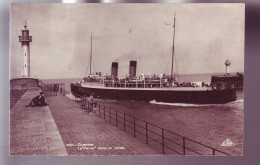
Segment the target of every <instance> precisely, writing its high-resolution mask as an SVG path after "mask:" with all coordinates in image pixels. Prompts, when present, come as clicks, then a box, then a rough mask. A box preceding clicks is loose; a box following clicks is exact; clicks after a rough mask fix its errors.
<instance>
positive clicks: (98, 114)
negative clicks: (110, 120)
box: [98, 103, 100, 116]
mask: <svg viewBox="0 0 260 165" xmlns="http://www.w3.org/2000/svg"><path fill="white" fill-rule="evenodd" d="M98 112H99V114H98V115H99V116H100V103H99V104H98Z"/></svg>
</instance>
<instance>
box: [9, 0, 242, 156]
mask: <svg viewBox="0 0 260 165" xmlns="http://www.w3.org/2000/svg"><path fill="white" fill-rule="evenodd" d="M9 33H10V49H9V61H10V63H9V65H10V68H9V69H10V70H9V72H10V75H9V77H10V139H9V140H10V150H9V154H10V155H51V156H69V155H77V156H79V155H89V156H97V155H106V156H109V155H173V156H243V146H244V52H245V46H244V44H245V5H244V4H242V3H232V4H231V3H219V4H214V3H198V4H191V3H182V4H166V3H156V4H155V3H150V4H148V3H147V4H137V3H133V4H130V3H124V4H119V3H115V4H57V3H52V4H51V3H12V4H11V5H10V30H9Z"/></svg>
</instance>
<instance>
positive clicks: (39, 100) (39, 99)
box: [26, 92, 48, 107]
mask: <svg viewBox="0 0 260 165" xmlns="http://www.w3.org/2000/svg"><path fill="white" fill-rule="evenodd" d="M46 105H48V104H47V103H46V101H45V96H44V94H43V92H40V95H38V96H36V97H34V98H33V99H32V101H31V102H30V103H29V105H27V106H26V107H40V106H46Z"/></svg>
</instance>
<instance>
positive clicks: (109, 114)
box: [109, 108, 111, 123]
mask: <svg viewBox="0 0 260 165" xmlns="http://www.w3.org/2000/svg"><path fill="white" fill-rule="evenodd" d="M109 118H110V119H109V120H110V123H111V108H109Z"/></svg>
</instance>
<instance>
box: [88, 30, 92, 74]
mask: <svg viewBox="0 0 260 165" xmlns="http://www.w3.org/2000/svg"><path fill="white" fill-rule="evenodd" d="M91 61H92V33H91V51H90V60H89V66H90V69H89V75H91Z"/></svg>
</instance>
